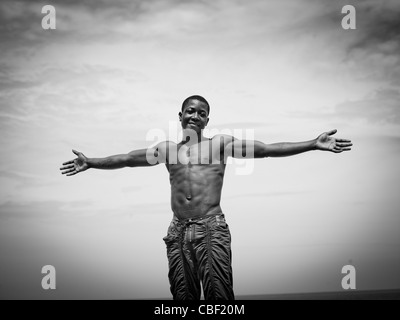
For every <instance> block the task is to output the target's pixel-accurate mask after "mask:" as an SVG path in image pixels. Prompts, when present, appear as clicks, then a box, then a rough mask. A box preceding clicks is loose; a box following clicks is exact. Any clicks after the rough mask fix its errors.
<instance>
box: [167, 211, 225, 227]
mask: <svg viewBox="0 0 400 320" xmlns="http://www.w3.org/2000/svg"><path fill="white" fill-rule="evenodd" d="M224 218H225V215H224V214H223V213H222V212H220V213H212V214H209V215H205V216H199V217H192V218H187V219H178V218H177V217H175V218H174V219H173V221H175V222H177V223H179V224H182V225H188V224H191V223H196V222H199V221H209V220H211V219H217V220H219V219H224Z"/></svg>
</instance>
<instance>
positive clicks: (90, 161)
mask: <svg viewBox="0 0 400 320" xmlns="http://www.w3.org/2000/svg"><path fill="white" fill-rule="evenodd" d="M160 148H163V145H161V144H159V145H157V146H155V147H153V148H148V149H140V150H134V151H132V152H129V153H127V154H117V155H113V156H109V157H105V158H87V157H86V156H85V155H84V154H83V153H82V152H78V151H76V150H72V152H73V153H74V154H76V155H77V158H75V159H73V160H70V161H67V162H64V163H63V166H62V167H61V168H60V170H61V171H62V174H66V175H67V176H73V175H75V174H77V173H80V172H83V171H86V170H87V169H90V168H93V169H104V170H111V169H120V168H125V167H148V166H153V165H156V164H159V163H160V162H163V161H160V159H162V158H163V157H161V156H160V155H159V152H160Z"/></svg>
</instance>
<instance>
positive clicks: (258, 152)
mask: <svg viewBox="0 0 400 320" xmlns="http://www.w3.org/2000/svg"><path fill="white" fill-rule="evenodd" d="M336 132H337V130H336V129H335V130H331V131H329V132H324V133H322V134H320V135H319V136H318V137H317V138H316V139H313V140H309V141H303V142H279V143H272V144H265V143H263V142H260V141H248V140H234V141H232V142H231V143H230V145H228V146H227V147H228V148H229V149H231V150H230V151H228V152H229V153H230V154H231V155H232V156H233V157H235V155H237V157H243V153H245V154H246V155H245V156H244V157H245V158H265V157H287V156H293V155H296V154H299V153H303V152H307V151H311V150H322V151H331V152H334V153H341V152H343V151H350V150H351V146H352V145H353V144H352V143H351V141H350V140H348V139H339V138H335V137H333V135H334V134H335V133H336ZM229 149H228V150H229Z"/></svg>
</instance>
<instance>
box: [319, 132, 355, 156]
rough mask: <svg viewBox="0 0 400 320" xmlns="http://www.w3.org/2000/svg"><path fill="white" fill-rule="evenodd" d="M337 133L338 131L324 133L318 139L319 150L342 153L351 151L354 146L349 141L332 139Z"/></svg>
mask: <svg viewBox="0 0 400 320" xmlns="http://www.w3.org/2000/svg"><path fill="white" fill-rule="evenodd" d="M336 132H337V130H336V129H334V130H331V131H329V132H324V133H323V134H321V135H320V136H319V137H318V138H317V144H316V146H317V149H318V150H325V151H332V152H335V153H341V152H343V151H350V150H351V148H350V147H351V146H352V145H353V144H352V143H351V141H350V140H348V139H338V138H335V137H332V135H334V134H335V133H336Z"/></svg>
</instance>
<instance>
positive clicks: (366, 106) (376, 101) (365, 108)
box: [335, 89, 400, 125]
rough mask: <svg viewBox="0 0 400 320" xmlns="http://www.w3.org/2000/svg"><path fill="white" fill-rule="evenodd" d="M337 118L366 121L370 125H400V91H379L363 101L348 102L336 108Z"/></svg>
mask: <svg viewBox="0 0 400 320" xmlns="http://www.w3.org/2000/svg"><path fill="white" fill-rule="evenodd" d="M335 112H336V116H340V117H342V118H343V117H345V118H348V119H366V120H367V121H368V122H370V123H379V124H385V123H389V124H397V125H399V124H400V90H395V89H378V90H375V91H374V92H373V93H372V95H371V96H370V97H366V98H365V99H362V100H356V101H346V102H343V103H340V104H338V105H337V106H336V108H335Z"/></svg>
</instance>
